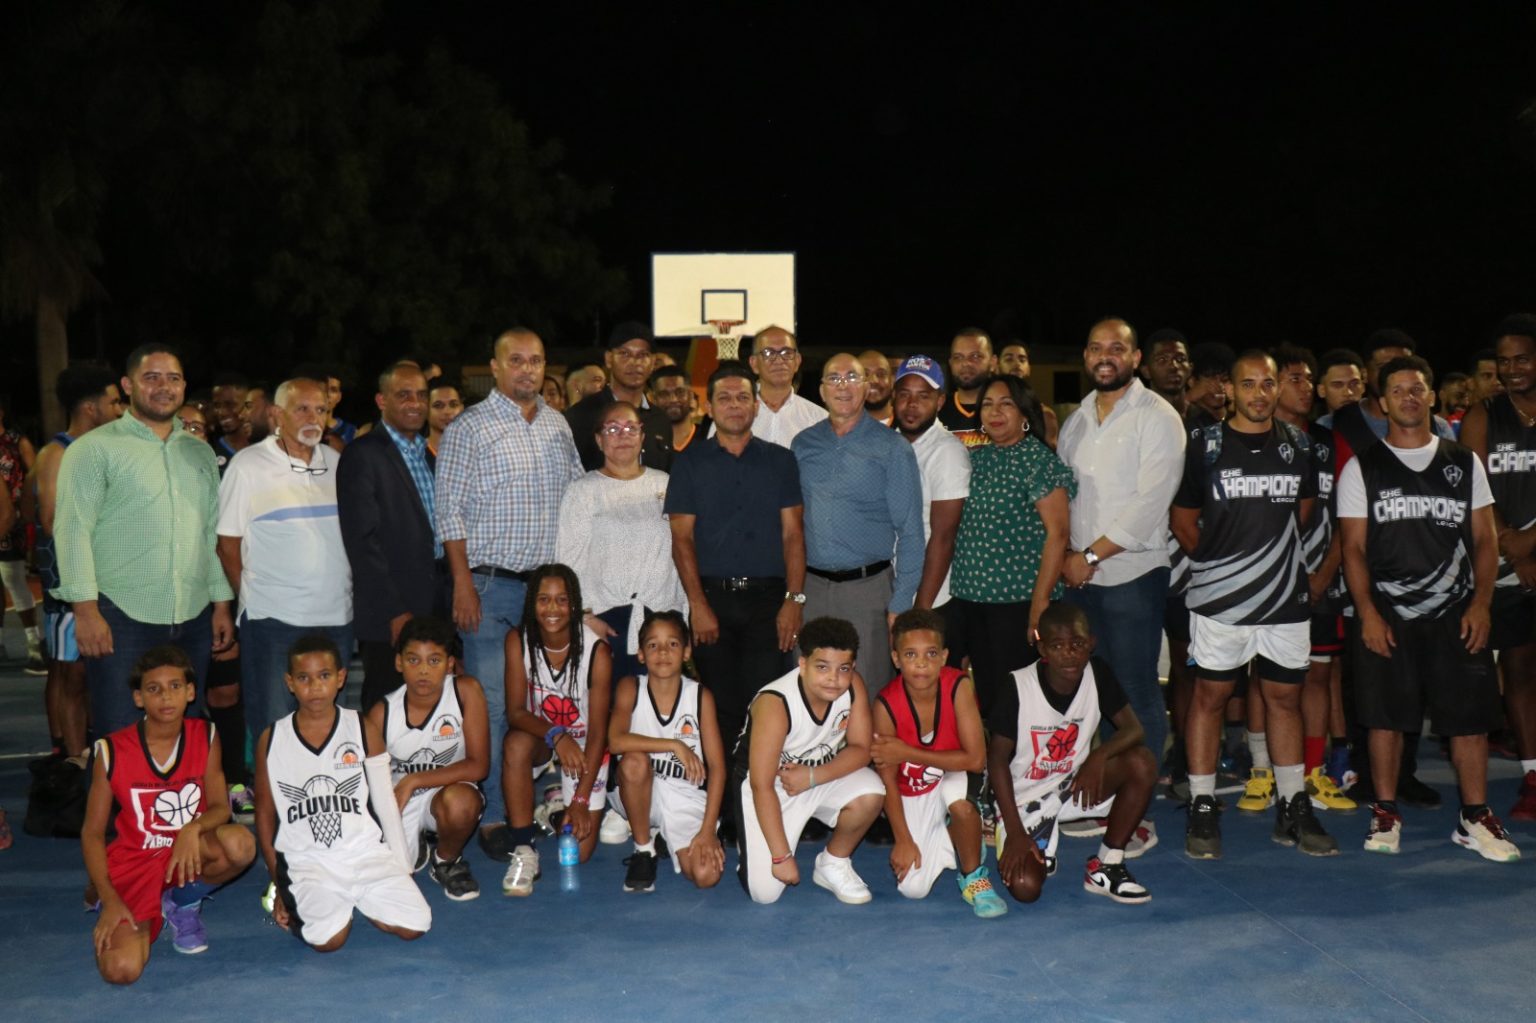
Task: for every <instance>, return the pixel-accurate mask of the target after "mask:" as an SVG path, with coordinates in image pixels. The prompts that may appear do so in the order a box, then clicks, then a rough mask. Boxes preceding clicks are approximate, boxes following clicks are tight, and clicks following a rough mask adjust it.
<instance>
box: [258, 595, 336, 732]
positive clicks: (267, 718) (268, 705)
mask: <svg viewBox="0 0 1536 1023" xmlns="http://www.w3.org/2000/svg"><path fill="white" fill-rule="evenodd" d="M311 634H314V635H320V636H325V637H328V638H329V639H330V640H331V642H333V643H335V644H336V646H337V648H338V649H339V650H340V651H341V666H342V667H343V668H345V667H346V666H347V663H348V662H349V661H351V660H352V626H351V624H350V623H349V624H347V625H289V624H288V623H287V622H283V621H279V620H278V619H276V618H247V617H246V616H245V615H241V616H240V698H241V699H242V700H244V701H245V727H246V728H247V729H248V730H249V731H250V733H251V735H252V737H254V738H260V737H261V733H262V732H264V731H266V730H267V729H268V728H269V727H271V726H272V725H273V724H275V723H276V722H277V721H278V720H280V719H281V718H283V717H284V716H285V715H287V714H291V713H293V712H294V711H295V710H297V709H298V706H299V705H298V703H297V702H296V701H295V700H294V698H293V694H292V693H290V692H289V691H288V683H287V682H286V681H284V679H283V676H284V675H286V674H287V673H288V648H289V647H291V646H293V644H294V643H295V642H296V641H298V639H299V638H300V637H302V636H308V635H311Z"/></svg>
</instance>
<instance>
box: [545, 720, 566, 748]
mask: <svg viewBox="0 0 1536 1023" xmlns="http://www.w3.org/2000/svg"><path fill="white" fill-rule="evenodd" d="M565 733H566V727H565V726H564V725H555V726H554V727H553V728H551V729H550V730H549V731H547V732H545V733H544V745H546V746H548V747H549V748H550V749H554V748H555V744H556V743H558V742H559V741H560V736H562V735H564V734H565Z"/></svg>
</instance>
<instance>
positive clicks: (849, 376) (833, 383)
mask: <svg viewBox="0 0 1536 1023" xmlns="http://www.w3.org/2000/svg"><path fill="white" fill-rule="evenodd" d="M821 382H822V383H824V384H826V385H827V386H828V387H841V386H842V385H844V384H847V385H848V386H849V387H852V386H854V385H855V384H860V383H863V382H864V378H863V377H862V376H860V375H859V374H857V373H855V372H853V371H852V370H850V371H849V372H847V373H828V374H827V375H826V376H824V377H822V378H821Z"/></svg>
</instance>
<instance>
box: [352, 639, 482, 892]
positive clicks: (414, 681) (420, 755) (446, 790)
mask: <svg viewBox="0 0 1536 1023" xmlns="http://www.w3.org/2000/svg"><path fill="white" fill-rule="evenodd" d="M458 651H459V637H458V633H456V632H455V631H454V629H453V626H451V625H449V624H448V623H447V622H445V621H443V620H442V619H441V618H432V617H423V618H412V619H411V620H410V621H408V622H406V623H405V626H404V627H403V628H402V629H401V630H400V638H399V640H398V641H397V642H396V644H395V670H396V671H398V672H400V676H401V678H403V679H405V684H404V685H402V686H401V687H400V688H399V689H396V690H395V691H394V692H392V693H390V694H389V695H388V696H386V697H385V698H384V699H383V700H380V701H379V702H378V703H375V704H374V705H373V706H372V707H371V708H369V711H368V720H369V721H370V722H371V723H372V724H373V726H374V727H375V728H377V729H378V730H379V731H380V732H381V733H382V734H383V736H384V745H385V747H386V748H387V749H388V750H389V770H390V775H391V777H392V778H393V779H394V783H395V801H396V802H397V803H399V805H400V819H401V822H402V824H403V825H404V828H405V842H406V848H408V849H409V848H414V849H416V850H417V854H416V869H417V870H420V869H421V868H422V867H425V866H426V865H427V863H428V860H429V859H430V861H431V865H432V869H431V874H432V879H433V880H434V881H436V882H437V883H438V884H440V885H442V887H443V893H444V894H446V895H447V896H448V897H449V898H450V899H453V900H454V901H455V902H465V901H467V900H469V899H473V898H476V897H478V896H479V894H480V884H479V882H478V881H476V880H475V876H474V874H473V873H472V872H471V871H470V869H469V863H468V862H467V861H466V860H465V859H464V856H463V852H464V843H465V842H467V841H468V840H469V836H470V835H472V834H474V832H475V827H476V825H478V824H479V823H480V814H481V812H482V811H484V809H485V796H484V795H483V794H482V793H481V791H480V782H481V781H482V780H483V779H484V778H485V775H486V772H487V771H488V770H489V769H490V762H491V760H490V746H491V729H490V719H489V717H488V716H487V712H486V709H485V693H484V692H483V691H482V690H481V688H480V683H479V682H478V681H476V680H475V679H474V678H472V677H471V676H469V675H458V676H455V675H452V674H450V673H449V670H448V669H449V668H450V667H452V666H453V658H454V657H455V656H456V655H457V654H458ZM433 846H435V847H436V848H435V849H434V848H433Z"/></svg>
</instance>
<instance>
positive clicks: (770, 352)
mask: <svg viewBox="0 0 1536 1023" xmlns="http://www.w3.org/2000/svg"><path fill="white" fill-rule="evenodd" d="M799 354H800V353H799V352H798V351H796V350H795V349H793V348H759V349H758V350H757V357H758V358H759V359H762V360H763V361H764V362H785V361H788V360H789V359H792V358H794V357H795V356H797V355H799Z"/></svg>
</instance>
